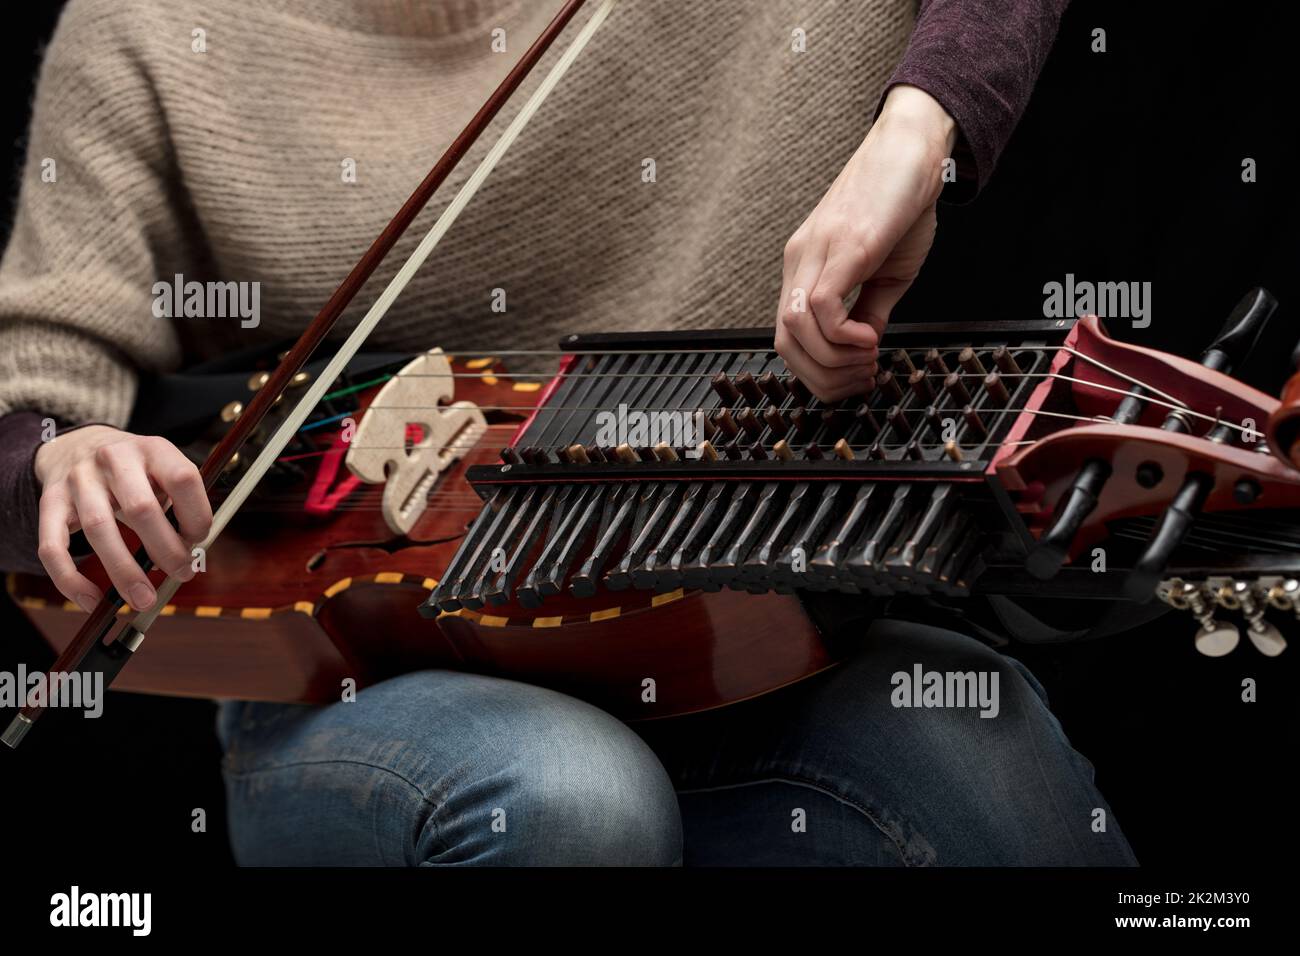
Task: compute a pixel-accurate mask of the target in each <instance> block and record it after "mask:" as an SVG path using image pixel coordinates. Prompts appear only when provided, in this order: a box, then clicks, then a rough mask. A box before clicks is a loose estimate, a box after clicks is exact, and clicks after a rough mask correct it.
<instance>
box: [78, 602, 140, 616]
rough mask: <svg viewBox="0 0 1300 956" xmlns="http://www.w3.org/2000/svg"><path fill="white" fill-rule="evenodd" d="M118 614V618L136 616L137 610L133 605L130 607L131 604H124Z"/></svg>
mask: <svg viewBox="0 0 1300 956" xmlns="http://www.w3.org/2000/svg"><path fill="white" fill-rule="evenodd" d="M72 606H73V607H74V608H76V607H77V606H76V605H75V604H74V605H72ZM77 609H78V610H80V608H77ZM117 613H118V616H119V617H121V616H125V615H127V614H134V613H135V609H134V608H133V607H131V605H129V604H123V605H122V606H121V607H120V608H118V609H117Z"/></svg>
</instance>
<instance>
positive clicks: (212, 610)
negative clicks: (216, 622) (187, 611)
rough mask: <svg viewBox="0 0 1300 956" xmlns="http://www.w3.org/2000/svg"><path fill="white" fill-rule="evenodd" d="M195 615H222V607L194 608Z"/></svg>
mask: <svg viewBox="0 0 1300 956" xmlns="http://www.w3.org/2000/svg"><path fill="white" fill-rule="evenodd" d="M194 616H195V617H221V608H219V607H205V606H202V605H201V606H199V607H196V608H195V609H194Z"/></svg>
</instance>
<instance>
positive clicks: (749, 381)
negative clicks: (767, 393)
mask: <svg viewBox="0 0 1300 956" xmlns="http://www.w3.org/2000/svg"><path fill="white" fill-rule="evenodd" d="M735 385H736V390H737V391H739V392H740V394H741V395H743V396H745V401H747V402H749V404H751V405H759V404H762V401H763V390H762V389H760V388H759V387H758V383H757V382H755V381H754V376H753V375H751V374H750V373H749V372H741V373H740V374H739V375H737V376H736V379H735Z"/></svg>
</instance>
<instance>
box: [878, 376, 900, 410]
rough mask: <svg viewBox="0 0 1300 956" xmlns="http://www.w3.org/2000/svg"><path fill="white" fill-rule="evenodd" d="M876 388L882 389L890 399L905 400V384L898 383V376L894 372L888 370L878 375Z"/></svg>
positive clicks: (895, 400)
mask: <svg viewBox="0 0 1300 956" xmlns="http://www.w3.org/2000/svg"><path fill="white" fill-rule="evenodd" d="M876 388H878V389H880V391H881V392H883V393H884V395H885V397H886V398H888V399H889V400H890V401H894V402H901V401H902V400H903V386H901V385H899V384H898V377H897V376H896V375H894V373H893V372H890V371H888V370H886V371H884V372H881V373H880V374H879V375H877V376H876Z"/></svg>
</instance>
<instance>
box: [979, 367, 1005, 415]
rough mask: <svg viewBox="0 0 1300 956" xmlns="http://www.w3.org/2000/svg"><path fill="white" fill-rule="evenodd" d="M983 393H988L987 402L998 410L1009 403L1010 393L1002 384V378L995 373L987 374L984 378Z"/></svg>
mask: <svg viewBox="0 0 1300 956" xmlns="http://www.w3.org/2000/svg"><path fill="white" fill-rule="evenodd" d="M984 391H986V392H988V395H989V401H990V402H992V403H993V404H994V405H997V406H998V407H999V408H1002V407H1004V406H1005V405H1006V404H1007V402H1009V401H1011V393H1010V392H1008V391H1007V387H1006V385H1005V384H1003V382H1002V376H1001V375H999V374H998V373H997V372H989V373H988V374H987V375H985V376H984Z"/></svg>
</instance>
